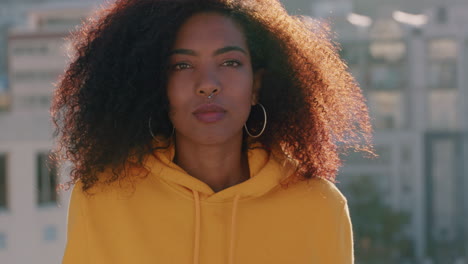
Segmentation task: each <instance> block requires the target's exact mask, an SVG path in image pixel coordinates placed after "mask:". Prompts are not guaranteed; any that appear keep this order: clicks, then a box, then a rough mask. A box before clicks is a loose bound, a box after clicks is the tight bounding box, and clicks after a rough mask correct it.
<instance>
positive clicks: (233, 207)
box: [229, 194, 240, 264]
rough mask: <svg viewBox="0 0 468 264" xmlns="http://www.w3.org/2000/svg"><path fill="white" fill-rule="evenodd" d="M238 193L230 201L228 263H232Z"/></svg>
mask: <svg viewBox="0 0 468 264" xmlns="http://www.w3.org/2000/svg"><path fill="white" fill-rule="evenodd" d="M239 197H240V195H239V194H237V195H236V197H234V202H233V203H232V215H231V241H230V242H229V264H234V244H235V235H236V216H237V202H238V201H239Z"/></svg>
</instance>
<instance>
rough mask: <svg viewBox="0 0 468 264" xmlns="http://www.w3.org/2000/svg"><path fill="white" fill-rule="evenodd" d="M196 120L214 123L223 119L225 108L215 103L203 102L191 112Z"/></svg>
mask: <svg viewBox="0 0 468 264" xmlns="http://www.w3.org/2000/svg"><path fill="white" fill-rule="evenodd" d="M193 114H194V115H195V117H196V118H197V119H198V121H200V122H203V123H214V122H217V121H219V120H221V119H223V117H224V115H225V114H226V110H225V109H224V108H222V107H221V106H219V105H216V104H203V105H200V106H199V107H197V109H195V111H194V112H193Z"/></svg>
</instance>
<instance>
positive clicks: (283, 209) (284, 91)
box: [52, 0, 372, 264]
mask: <svg viewBox="0 0 468 264" xmlns="http://www.w3.org/2000/svg"><path fill="white" fill-rule="evenodd" d="M72 40H73V41H74V47H75V48H76V56H75V57H74V58H73V60H72V62H71V63H70V66H69V68H68V70H67V71H66V73H65V75H64V76H63V78H62V79H61V82H60V83H59V86H58V89H57V91H56V94H55V97H54V103H53V106H52V115H53V119H54V121H55V123H56V125H57V134H58V135H59V136H60V137H59V143H60V144H59V148H58V149H57V152H60V153H65V157H63V158H65V159H68V160H71V162H72V171H71V176H72V180H71V181H70V184H76V185H75V187H74V189H73V192H72V196H71V201H70V207H69V217H68V242H67V247H66V250H65V255H64V258H63V263H65V264H72V263H99V264H105V263H113V264H115V263H139V264H143V263H203V264H210V263H242V264H248V263H296V264H300V263H352V262H353V240H352V229H351V222H350V219H349V213H348V207H347V203H346V199H345V197H344V196H343V195H342V194H341V193H340V192H339V190H338V189H337V188H336V187H335V186H334V184H333V182H334V179H335V176H336V173H337V170H338V168H339V166H340V158H339V154H340V153H342V152H343V151H346V150H347V149H350V148H353V149H358V150H367V151H368V152H372V149H371V146H370V132H371V128H370V125H369V120H368V114H367V109H366V107H365V104H364V100H363V97H362V95H361V92H360V89H359V88H358V86H357V85H356V83H355V82H354V80H353V78H352V77H351V75H350V74H349V73H348V72H347V71H346V67H345V65H344V63H343V62H342V61H341V60H340V59H339V57H338V55H337V52H336V50H335V48H334V46H333V45H332V44H331V43H330V41H329V40H328V39H327V34H326V30H324V29H323V28H322V27H320V26H319V24H318V23H314V22H311V21H310V20H309V21H306V20H305V19H302V18H295V17H291V16H289V15H288V14H287V13H286V12H285V10H284V9H283V7H282V6H281V5H280V4H279V2H278V1H277V0H262V1H256V0H205V1H200V0H193V1H190V0H120V1H117V2H116V3H114V4H113V5H112V6H110V7H109V8H108V9H106V10H103V11H102V13H101V14H98V16H97V18H96V19H94V20H89V21H88V22H87V23H86V24H85V25H84V26H83V27H82V28H81V30H80V31H78V32H76V33H75V34H74V35H73V39H72Z"/></svg>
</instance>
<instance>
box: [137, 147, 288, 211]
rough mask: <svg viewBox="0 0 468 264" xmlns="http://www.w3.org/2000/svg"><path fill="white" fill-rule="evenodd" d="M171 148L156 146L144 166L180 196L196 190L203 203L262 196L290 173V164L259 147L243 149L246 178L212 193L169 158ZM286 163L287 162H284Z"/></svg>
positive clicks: (188, 194)
mask: <svg viewBox="0 0 468 264" xmlns="http://www.w3.org/2000/svg"><path fill="white" fill-rule="evenodd" d="M174 156H175V148H174V147H173V146H170V147H169V148H167V149H158V150H156V151H155V152H154V153H153V155H150V156H149V157H148V159H147V160H146V162H145V167H146V168H148V169H149V170H150V173H151V174H154V175H155V176H157V177H161V178H162V179H163V180H164V181H166V182H168V183H169V184H171V185H172V186H173V187H174V188H176V189H177V190H178V191H179V192H180V193H181V195H185V196H191V197H192V196H193V191H195V192H198V193H199V195H200V199H201V200H203V201H204V202H223V201H226V202H230V201H232V200H233V198H234V197H235V196H236V195H239V196H240V197H242V198H252V197H258V196H262V195H263V194H265V193H266V192H268V191H270V190H271V189H273V188H274V187H276V186H278V185H279V183H280V182H281V181H282V180H283V179H284V178H286V177H287V176H288V175H289V174H290V173H288V172H289V171H291V172H292V168H293V167H292V166H291V165H289V166H285V165H286V164H287V163H286V162H284V161H281V160H280V159H278V158H275V157H274V156H273V155H271V154H270V153H269V152H268V151H266V150H265V149H263V148H261V147H258V146H257V147H254V148H251V149H249V150H248V151H247V157H248V163H249V169H250V178H249V179H248V180H246V181H244V182H242V183H239V184H237V185H234V186H231V187H229V188H226V189H223V190H221V191H219V192H214V191H213V189H211V187H209V186H208V185H207V184H206V183H204V182H202V181H201V180H199V179H197V178H195V177H193V176H191V175H189V174H188V173H187V172H186V171H184V170H183V169H182V168H180V167H179V166H178V165H177V164H175V163H173V162H172V160H173V159H174ZM288 164H289V163H288Z"/></svg>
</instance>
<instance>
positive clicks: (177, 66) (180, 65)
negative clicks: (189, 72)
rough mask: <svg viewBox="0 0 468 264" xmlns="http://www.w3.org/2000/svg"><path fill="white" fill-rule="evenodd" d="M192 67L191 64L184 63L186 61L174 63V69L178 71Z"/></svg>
mask: <svg viewBox="0 0 468 264" xmlns="http://www.w3.org/2000/svg"><path fill="white" fill-rule="evenodd" d="M190 67H191V66H190V64H188V63H184V62H181V63H177V64H174V65H172V69H173V70H176V71H180V70H185V69H189V68H190Z"/></svg>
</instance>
